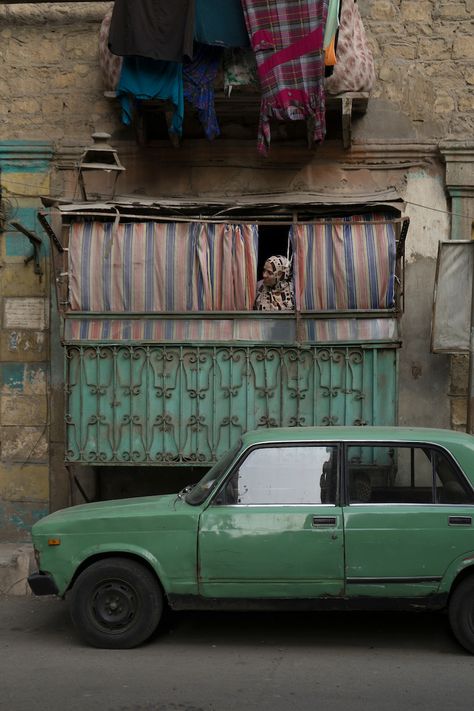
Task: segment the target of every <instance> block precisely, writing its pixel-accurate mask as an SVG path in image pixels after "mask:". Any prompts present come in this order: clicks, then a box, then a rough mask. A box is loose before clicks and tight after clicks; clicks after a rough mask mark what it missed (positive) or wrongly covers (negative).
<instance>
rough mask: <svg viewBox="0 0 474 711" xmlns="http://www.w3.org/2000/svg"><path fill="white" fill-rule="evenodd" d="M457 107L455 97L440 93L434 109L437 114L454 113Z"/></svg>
mask: <svg viewBox="0 0 474 711" xmlns="http://www.w3.org/2000/svg"><path fill="white" fill-rule="evenodd" d="M455 107H456V104H455V102H454V99H453V97H452V96H450V95H449V94H443V93H441V92H440V93H439V94H438V95H437V97H436V99H435V102H434V105H433V111H434V112H435V113H436V114H450V115H451V114H452V112H453V111H454V109H455Z"/></svg>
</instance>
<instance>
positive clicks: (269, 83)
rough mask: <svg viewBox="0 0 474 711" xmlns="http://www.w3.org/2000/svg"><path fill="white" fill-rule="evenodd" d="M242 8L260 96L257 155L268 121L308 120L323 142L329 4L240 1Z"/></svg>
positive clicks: (266, 140)
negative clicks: (255, 64)
mask: <svg viewBox="0 0 474 711" xmlns="http://www.w3.org/2000/svg"><path fill="white" fill-rule="evenodd" d="M242 6H243V8H244V15H245V21H246V24H247V31H248V33H249V36H250V42H251V45H252V49H253V51H254V52H255V56H256V59H257V66H258V73H259V78H260V85H261V93H262V101H261V105H260V125H259V132H258V150H259V152H260V153H263V154H266V153H267V151H268V147H269V145H270V118H276V119H278V120H279V121H301V120H304V119H309V120H310V121H311V125H312V138H313V140H314V141H321V140H322V139H323V138H324V135H325V103H324V51H323V35H324V26H325V24H326V16H327V7H328V0H242Z"/></svg>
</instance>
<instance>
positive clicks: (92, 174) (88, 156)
mask: <svg viewBox="0 0 474 711" xmlns="http://www.w3.org/2000/svg"><path fill="white" fill-rule="evenodd" d="M109 139H110V134H109V133H94V134H92V140H93V143H92V145H90V146H88V147H87V148H86V149H85V150H84V153H83V154H82V156H81V158H80V160H79V163H78V165H77V174H78V177H77V180H78V185H79V189H80V191H81V196H82V199H83V200H85V201H87V200H88V199H89V196H91V195H92V189H93V188H95V189H96V190H97V188H98V189H99V190H100V192H101V196H104V194H105V193H107V195H106V197H108V198H110V199H111V198H113V197H114V195H115V186H116V184H117V180H118V177H119V175H120V173H122V172H123V171H124V170H125V168H124V166H123V165H122V164H121V162H120V160H119V157H118V153H117V151H116V149H115V148H113V147H112V146H111V145H110V144H109ZM104 173H105V174H107V176H111V177H112V180H110V178H109V179H107V180H106V179H105V176H104Z"/></svg>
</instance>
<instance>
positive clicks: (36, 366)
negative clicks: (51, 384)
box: [0, 363, 48, 395]
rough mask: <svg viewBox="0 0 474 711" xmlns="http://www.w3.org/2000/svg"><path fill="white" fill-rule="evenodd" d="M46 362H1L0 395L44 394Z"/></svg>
mask: <svg viewBox="0 0 474 711" xmlns="http://www.w3.org/2000/svg"><path fill="white" fill-rule="evenodd" d="M47 368H48V364H46V363H31V364H27V363H1V364H0V387H1V390H0V393H1V394H2V395H15V394H16V395H18V394H22V395H46V383H47Z"/></svg>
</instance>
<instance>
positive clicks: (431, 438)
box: [242, 426, 474, 449]
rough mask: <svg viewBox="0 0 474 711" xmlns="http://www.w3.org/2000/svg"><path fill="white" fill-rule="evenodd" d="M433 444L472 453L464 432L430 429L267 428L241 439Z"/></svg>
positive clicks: (249, 442) (471, 442)
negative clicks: (468, 449)
mask: <svg viewBox="0 0 474 711" xmlns="http://www.w3.org/2000/svg"><path fill="white" fill-rule="evenodd" d="M387 440H389V441H390V442H394V443H395V442H399V441H400V442H425V443H428V442H433V443H436V444H444V445H446V446H452V445H458V446H459V445H461V446H463V447H466V446H467V447H469V448H472V449H474V437H473V436H472V435H470V434H466V433H465V432H457V431H455V430H448V429H438V428H433V427H397V426H391V427H378V426H331V427H269V428H265V429H264V428H262V429H259V430H252V431H250V432H246V433H245V434H244V435H243V436H242V442H243V445H244V446H245V447H249V446H252V445H254V444H262V443H265V442H313V441H315V442H320V441H322V442H340V441H357V442H366V441H370V442H372V441H373V442H379V441H381V442H384V441H387Z"/></svg>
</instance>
